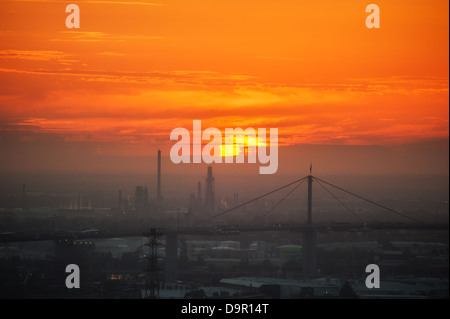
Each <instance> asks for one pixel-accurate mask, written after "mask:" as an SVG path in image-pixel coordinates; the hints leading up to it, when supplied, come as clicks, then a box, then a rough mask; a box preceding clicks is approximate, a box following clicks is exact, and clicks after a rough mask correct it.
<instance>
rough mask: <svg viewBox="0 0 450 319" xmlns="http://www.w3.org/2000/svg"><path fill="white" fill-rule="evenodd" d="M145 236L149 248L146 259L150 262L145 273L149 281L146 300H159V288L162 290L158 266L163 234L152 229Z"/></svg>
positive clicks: (146, 288)
mask: <svg viewBox="0 0 450 319" xmlns="http://www.w3.org/2000/svg"><path fill="white" fill-rule="evenodd" d="M144 236H146V237H147V238H148V242H147V244H146V246H148V247H149V252H148V255H147V256H146V259H147V261H148V263H147V267H146V269H145V271H146V272H147V280H146V285H145V286H146V287H145V298H146V299H158V298H159V288H160V278H159V277H160V271H161V269H160V268H159V266H158V258H159V256H158V246H160V245H161V244H160V243H159V241H158V238H159V237H160V236H162V234H161V233H160V232H158V231H156V229H154V228H152V229H151V230H150V232H148V233H145V234H144Z"/></svg>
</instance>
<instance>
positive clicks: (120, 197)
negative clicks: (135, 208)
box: [119, 190, 122, 209]
mask: <svg viewBox="0 0 450 319" xmlns="http://www.w3.org/2000/svg"><path fill="white" fill-rule="evenodd" d="M119 209H122V191H121V190H119Z"/></svg>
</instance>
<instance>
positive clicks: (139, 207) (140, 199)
mask: <svg viewBox="0 0 450 319" xmlns="http://www.w3.org/2000/svg"><path fill="white" fill-rule="evenodd" d="M134 205H135V209H136V212H139V213H141V212H144V211H146V210H147V209H148V189H147V187H142V186H138V187H136V192H135V195H134Z"/></svg>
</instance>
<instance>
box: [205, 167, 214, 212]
mask: <svg viewBox="0 0 450 319" xmlns="http://www.w3.org/2000/svg"><path fill="white" fill-rule="evenodd" d="M214 184H215V178H214V177H213V172H212V167H211V166H209V167H208V174H207V176H206V190H205V209H206V211H207V213H208V214H212V213H214V212H215V210H216V198H215V190H214V187H215V185H214Z"/></svg>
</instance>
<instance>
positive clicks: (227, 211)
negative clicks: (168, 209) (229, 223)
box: [197, 176, 308, 225]
mask: <svg viewBox="0 0 450 319" xmlns="http://www.w3.org/2000/svg"><path fill="white" fill-rule="evenodd" d="M306 178H308V176H305V177H302V178H300V179H298V180H296V181H294V182H292V183H289V184H286V185H284V186H281V187H279V188H277V189H274V190H273V191H270V192H268V193H266V194H264V195H260V196H258V197H255V198H253V199H251V200H248V201H246V202H244V203H242V204H239V205H237V206H235V207H233V208H230V209H227V210H225V211H223V212H221V213H219V214H216V215H214V216H211V217H209V218H207V219H205V220H204V221H203V223H205V222H208V221H210V220H212V219H214V218H217V217H219V216H222V215H225V214H227V213H229V212H231V211H233V210H235V209H238V208H240V207H243V206H245V205H247V204H250V203H252V202H254V201H257V200H258V199H261V198H264V197H266V196H268V195H271V194H273V193H276V192H278V191H280V190H282V189H285V188H287V187H289V186H292V185H294V184H296V183H299V182H301V181H303V180H305V179H306ZM201 223H202V222H199V223H197V225H198V224H201Z"/></svg>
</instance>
